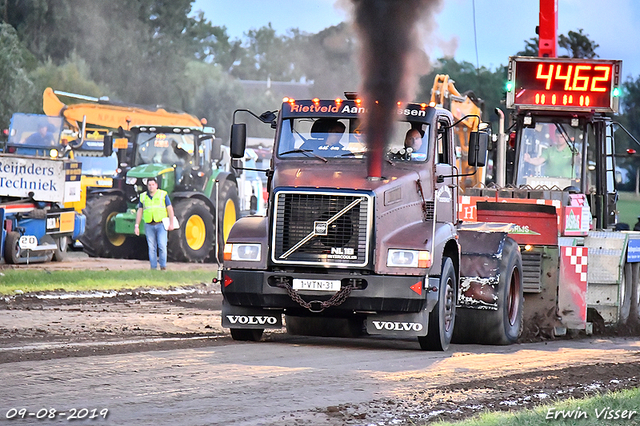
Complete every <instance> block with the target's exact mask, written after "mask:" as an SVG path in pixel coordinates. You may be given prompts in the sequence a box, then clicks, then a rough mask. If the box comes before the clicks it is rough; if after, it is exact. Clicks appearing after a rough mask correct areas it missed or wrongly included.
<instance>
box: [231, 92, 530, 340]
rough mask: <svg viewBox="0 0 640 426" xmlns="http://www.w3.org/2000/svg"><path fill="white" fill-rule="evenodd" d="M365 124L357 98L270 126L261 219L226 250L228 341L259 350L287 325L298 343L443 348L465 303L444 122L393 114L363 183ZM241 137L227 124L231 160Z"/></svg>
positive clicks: (427, 115)
mask: <svg viewBox="0 0 640 426" xmlns="http://www.w3.org/2000/svg"><path fill="white" fill-rule="evenodd" d="M363 114H366V110H365V108H364V107H363V106H362V105H361V103H360V100H359V99H346V100H343V99H336V100H330V101H323V100H318V99H313V100H301V101H296V100H293V99H287V100H285V102H283V104H282V108H281V110H280V112H279V114H278V117H277V119H276V118H275V117H274V118H273V123H274V126H275V128H276V135H275V143H274V154H273V158H272V167H273V170H272V172H271V173H270V179H269V193H270V196H269V205H268V211H267V216H266V217H246V218H241V219H240V220H239V221H238V222H237V223H236V224H235V225H234V227H233V228H232V230H231V233H230V234H229V239H228V241H227V244H226V245H225V251H224V271H223V286H222V293H223V296H224V303H223V311H222V318H223V319H222V321H223V326H225V327H229V328H230V329H231V334H232V336H233V337H234V338H235V339H239V340H258V339H259V338H260V336H261V334H262V331H263V330H264V328H278V327H281V326H282V324H283V323H282V314H285V316H286V327H287V330H288V331H289V332H290V333H294V334H298V333H301V334H307V333H311V334H315V333H325V332H328V330H333V331H334V332H335V331H343V332H344V331H345V330H351V331H353V332H360V331H362V330H366V333H368V334H382V335H390V336H396V337H417V338H418V341H419V343H420V347H421V348H422V349H436V350H443V349H446V348H447V347H448V345H449V343H450V342H451V339H452V336H453V332H454V321H455V317H456V306H457V305H459V302H460V300H463V294H462V293H461V290H463V289H461V288H460V286H459V281H460V272H461V267H462V266H463V265H461V257H462V250H461V246H460V243H459V238H460V235H459V234H460V232H459V229H458V225H459V221H458V219H457V218H458V207H457V203H458V201H457V198H458V194H457V192H458V187H457V179H458V177H459V173H458V171H457V168H456V166H455V152H454V140H453V130H452V129H453V127H452V125H453V122H454V120H453V117H452V115H451V113H450V112H449V111H447V110H445V109H442V108H434V107H431V106H429V105H427V104H414V103H411V104H406V105H402V106H400V105H399V106H398V108H397V109H396V111H395V115H396V120H395V122H394V124H393V126H392V128H391V129H390V130H389V135H388V144H387V145H386V147H385V150H384V153H383V164H382V168H381V170H382V172H383V173H382V177H369V176H368V173H367V156H368V155H370V151H369V149H368V146H367V141H366V139H365V135H364V134H363V131H362V116H363ZM264 116H265V114H263V116H262V117H264ZM266 121H268V120H266ZM244 134H245V128H244V124H242V123H241V124H234V127H233V129H232V142H231V150H232V155H233V156H235V157H239V156H241V155H243V153H244V148H245V146H244V143H245V137H244ZM476 136H477V134H476ZM485 136H487V135H485ZM487 138H488V136H487ZM485 142H486V138H485ZM476 146H477V144H474V149H475V148H476ZM485 146H486V145H485ZM480 151H482V150H480ZM474 153H475V151H474ZM483 156H485V157H486V148H485V150H484V152H483V153H481V154H480V155H479V158H484V157H483ZM478 163H482V161H478ZM464 232H472V231H463V232H462V233H464ZM495 235H497V234H494V236H495ZM500 235H502V237H501V238H504V237H505V236H506V233H502V234H500ZM463 239H464V237H463ZM517 254H518V255H519V252H518V253H517ZM336 321H341V322H342V325H336V324H335V323H332V322H336ZM329 323H332V325H327V324H329Z"/></svg>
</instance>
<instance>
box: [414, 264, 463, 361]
mask: <svg viewBox="0 0 640 426" xmlns="http://www.w3.org/2000/svg"><path fill="white" fill-rule="evenodd" d="M455 319H456V271H455V268H454V267H453V262H452V261H451V259H450V258H448V257H445V258H443V259H442V274H441V275H440V285H439V288H438V303H436V306H435V307H434V308H433V310H432V311H431V312H430V313H429V330H428V333H429V334H427V335H426V336H421V337H418V342H419V343H420V348H421V349H422V350H423V351H446V350H447V349H448V348H449V344H450V343H451V338H452V336H453V328H454V326H455Z"/></svg>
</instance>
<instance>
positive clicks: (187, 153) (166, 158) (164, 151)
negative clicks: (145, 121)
mask: <svg viewBox="0 0 640 426" xmlns="http://www.w3.org/2000/svg"><path fill="white" fill-rule="evenodd" d="M194 138H195V136H194V135H182V134H180V135H179V134H173V133H147V132H143V133H139V134H138V139H137V151H136V159H135V164H136V165H139V164H152V163H159V164H185V163H191V162H192V160H193V149H194Z"/></svg>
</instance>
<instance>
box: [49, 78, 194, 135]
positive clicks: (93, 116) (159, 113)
mask: <svg viewBox="0 0 640 426" xmlns="http://www.w3.org/2000/svg"><path fill="white" fill-rule="evenodd" d="M42 108H43V110H44V113H45V114H47V115H50V116H61V117H64V118H65V120H66V121H67V124H68V126H69V127H70V128H71V129H72V130H74V131H76V132H79V131H80V128H81V125H82V122H83V119H84V118H85V117H86V123H87V124H89V125H93V126H100V127H106V128H110V129H117V128H118V127H122V128H124V129H129V128H130V127H132V126H140V125H147V126H148V125H155V126H181V127H202V125H203V123H202V122H201V121H200V120H199V119H198V117H196V116H194V115H191V114H187V113H186V112H181V111H169V110H167V109H164V108H160V107H146V106H140V105H127V104H122V103H116V102H111V101H103V100H98V99H96V100H95V101H94V102H89V103H78V104H71V105H66V104H65V103H63V102H62V101H61V100H60V99H59V98H58V96H57V95H56V92H54V90H53V89H51V88H50V87H47V88H46V89H45V91H44V94H43V95H42Z"/></svg>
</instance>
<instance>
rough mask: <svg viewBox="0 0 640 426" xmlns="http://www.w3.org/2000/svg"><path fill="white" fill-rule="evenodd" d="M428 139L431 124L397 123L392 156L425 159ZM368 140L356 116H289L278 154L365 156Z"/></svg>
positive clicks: (391, 150) (389, 153)
mask: <svg viewBox="0 0 640 426" xmlns="http://www.w3.org/2000/svg"><path fill="white" fill-rule="evenodd" d="M428 139H429V132H428V125H427V124H423V123H412V122H406V121H402V122H400V121H399V122H396V123H394V126H393V128H392V131H391V138H390V144H389V146H388V147H387V151H388V156H389V158H390V159H394V160H411V161H425V160H426V159H427V152H428V146H429V143H428ZM364 143H365V140H364V135H363V134H362V129H361V122H360V120H358V119H356V118H352V119H344V118H343V119H333V118H317V119H314V118H289V119H286V120H284V121H283V123H282V131H281V132H280V140H279V142H278V156H279V157H282V158H301V157H302V158H313V157H316V156H321V157H323V158H341V159H350V158H362V157H363V156H364V155H365V153H366V146H365V145H364ZM406 148H410V149H406Z"/></svg>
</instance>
